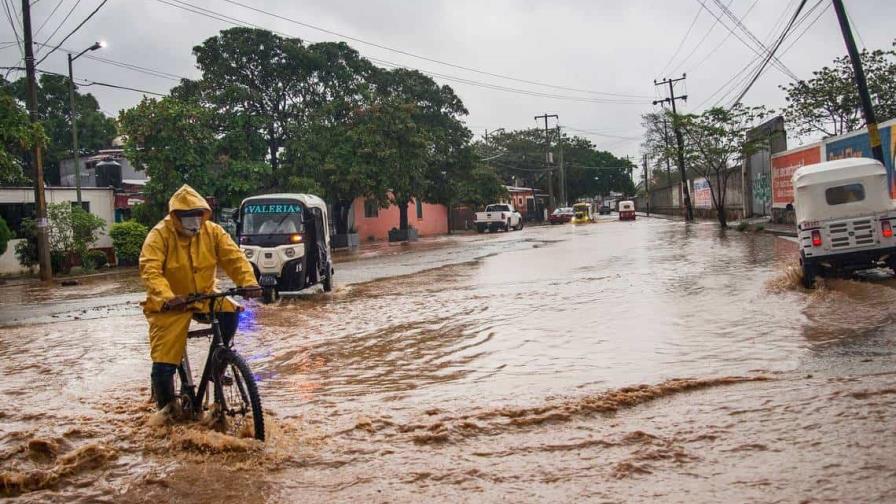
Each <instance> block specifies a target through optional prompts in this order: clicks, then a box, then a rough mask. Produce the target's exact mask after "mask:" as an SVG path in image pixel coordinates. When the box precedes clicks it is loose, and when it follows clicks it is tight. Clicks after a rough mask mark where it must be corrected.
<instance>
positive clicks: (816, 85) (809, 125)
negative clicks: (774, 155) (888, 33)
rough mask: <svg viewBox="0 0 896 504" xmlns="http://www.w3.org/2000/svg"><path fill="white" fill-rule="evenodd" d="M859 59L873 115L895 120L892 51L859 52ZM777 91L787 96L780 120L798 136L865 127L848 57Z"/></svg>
mask: <svg viewBox="0 0 896 504" xmlns="http://www.w3.org/2000/svg"><path fill="white" fill-rule="evenodd" d="M894 45H896V42H894ZM860 59H861V61H862V67H863V68H864V70H865V76H866V79H867V81H868V92H869V94H870V95H871V102H872V105H873V107H874V111H875V114H876V115H877V117H880V118H884V119H888V118H893V117H896V50H888V51H883V50H879V49H878V50H873V51H868V50H863V51H862V52H861V55H860ZM781 89H783V90H784V91H785V92H786V93H787V107H785V108H784V111H783V112H784V117H785V119H786V120H787V122H788V123H790V125H791V126H792V129H793V131H795V132H796V134H797V135H799V136H806V135H818V134H822V135H824V136H835V135H842V134H844V133H847V132H849V131H853V130H856V129H858V128H862V127H864V126H865V118H864V116H863V115H862V104H861V100H860V98H859V93H858V91H857V89H856V84H855V78H854V76H853V69H852V64H851V63H850V60H849V57H848V56H842V57H840V58H836V59H835V60H834V62H833V66H830V67H828V66H824V67H822V68H821V70H817V71H815V72H812V78H810V79H809V80H800V81H797V82H792V83H790V84H787V85H786V86H781Z"/></svg>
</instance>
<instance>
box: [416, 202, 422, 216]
mask: <svg viewBox="0 0 896 504" xmlns="http://www.w3.org/2000/svg"><path fill="white" fill-rule="evenodd" d="M417 218H418V219H422V218H423V202H422V201H420V200H419V199H418V200H417Z"/></svg>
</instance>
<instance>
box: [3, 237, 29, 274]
mask: <svg viewBox="0 0 896 504" xmlns="http://www.w3.org/2000/svg"><path fill="white" fill-rule="evenodd" d="M20 241H22V240H9V243H7V244H6V252H4V253H3V255H0V275H18V274H21V273H27V272H28V268H26V267H24V266H22V265H21V264H19V260H18V259H16V244H17V243H19V242H20Z"/></svg>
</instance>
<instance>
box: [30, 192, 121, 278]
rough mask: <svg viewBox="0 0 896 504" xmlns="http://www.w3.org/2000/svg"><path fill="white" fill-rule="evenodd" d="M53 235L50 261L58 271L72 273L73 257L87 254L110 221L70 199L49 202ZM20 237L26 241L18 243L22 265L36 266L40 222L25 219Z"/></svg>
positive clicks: (50, 229) (50, 236)
mask: <svg viewBox="0 0 896 504" xmlns="http://www.w3.org/2000/svg"><path fill="white" fill-rule="evenodd" d="M47 217H48V221H49V227H48V232H49V239H50V265H51V267H52V268H53V271H54V272H56V273H68V272H69V271H70V270H71V267H72V257H73V256H80V257H84V256H86V254H87V251H88V250H90V248H91V247H92V246H93V245H94V244H95V243H96V241H97V240H98V239H99V236H100V232H101V231H102V230H103V229H104V228H105V227H106V222H105V221H104V220H103V219H101V218H99V217H97V216H96V215H93V214H91V213H90V212H87V211H86V210H84V209H83V208H81V207H72V205H71V204H70V203H51V204H49V205H47ZM19 238H23V239H24V241H22V242H20V243H19V244H18V245H16V258H18V260H19V263H20V264H21V265H22V266H25V267H28V268H33V267H34V266H36V265H37V264H38V258H37V222H36V221H35V220H34V219H23V220H22V226H21V229H20V231H19Z"/></svg>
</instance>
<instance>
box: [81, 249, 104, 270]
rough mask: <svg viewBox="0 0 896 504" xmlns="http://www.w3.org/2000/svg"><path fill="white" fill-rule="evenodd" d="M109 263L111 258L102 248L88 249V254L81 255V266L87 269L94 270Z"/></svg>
mask: <svg viewBox="0 0 896 504" xmlns="http://www.w3.org/2000/svg"><path fill="white" fill-rule="evenodd" d="M107 264H109V258H108V257H106V253H105V252H103V251H102V250H88V251H87V253H86V254H84V255H83V256H81V267H82V268H84V270H85V271H94V270H96V269H97V268H102V267H103V266H106V265H107Z"/></svg>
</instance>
